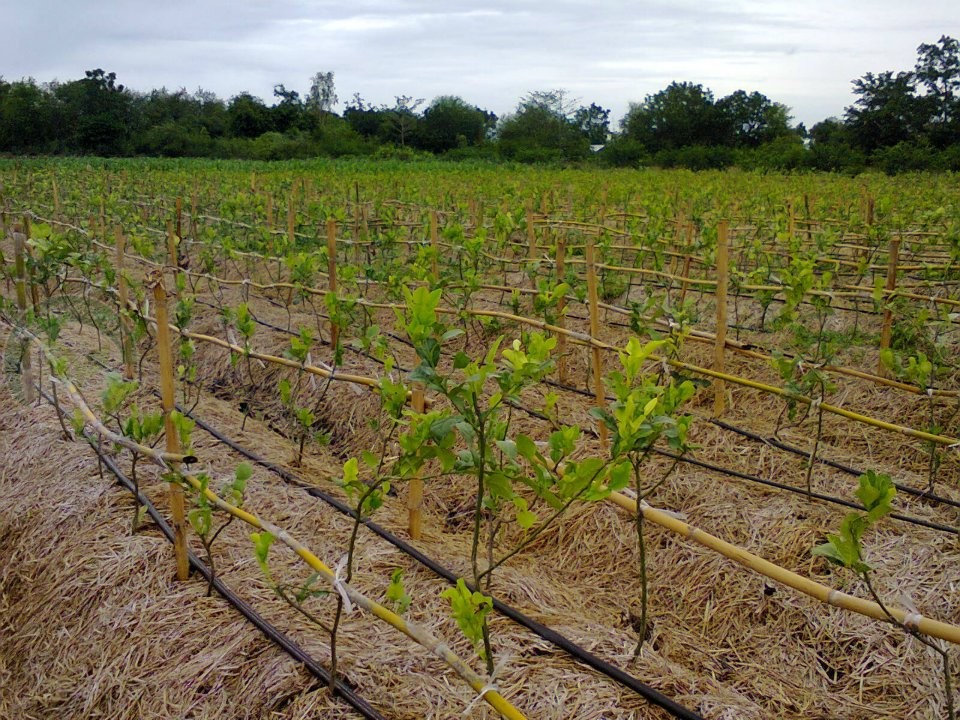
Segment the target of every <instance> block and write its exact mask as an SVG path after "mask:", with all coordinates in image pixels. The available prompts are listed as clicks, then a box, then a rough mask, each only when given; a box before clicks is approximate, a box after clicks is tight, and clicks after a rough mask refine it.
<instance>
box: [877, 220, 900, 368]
mask: <svg viewBox="0 0 960 720" xmlns="http://www.w3.org/2000/svg"><path fill="white" fill-rule="evenodd" d="M899 259H900V238H899V237H894V238H891V239H890V258H889V260H888V261H887V285H886V291H887V295H886V297H887V302H888V303H890V302H892V301H893V291H894V290H896V289H897V261H898V260H899ZM892 335H893V309H892V308H891V307H890V306H889V304H888V305H887V307H885V308H884V310H883V325H882V326H881V329H880V352H881V353H882V352H883V351H884V350H887V349H889V347H890V340H891V337H892ZM877 374H878V375H888V374H889V371H888V370H887V369H886V368H885V367H884V366H883V361H882V360H881V361H878V363H877Z"/></svg>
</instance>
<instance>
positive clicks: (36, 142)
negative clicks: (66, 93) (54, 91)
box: [0, 78, 57, 153]
mask: <svg viewBox="0 0 960 720" xmlns="http://www.w3.org/2000/svg"><path fill="white" fill-rule="evenodd" d="M55 113H56V109H55V107H54V105H53V98H52V97H51V95H50V93H49V92H46V91H45V90H44V89H43V88H41V87H40V86H38V85H37V83H36V82H35V81H34V80H33V78H28V79H26V80H21V81H20V82H15V83H12V84H11V83H3V82H0V149H2V150H7V151H10V152H16V153H29V152H32V153H43V152H50V151H52V150H54V149H55V140H56V137H57V129H56V126H55V124H54V120H55Z"/></svg>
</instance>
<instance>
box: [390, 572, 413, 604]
mask: <svg viewBox="0 0 960 720" xmlns="http://www.w3.org/2000/svg"><path fill="white" fill-rule="evenodd" d="M387 600H389V601H390V602H392V603H393V605H394V607H395V608H396V610H397V614H398V615H403V614H404V613H405V612H406V611H407V610H408V609H409V607H410V603H411V599H410V596H409V595H408V594H407V591H406V589H404V587H403V570H401V569H400V568H397V569H396V570H394V571H393V574H392V575H390V584H389V585H388V586H387Z"/></svg>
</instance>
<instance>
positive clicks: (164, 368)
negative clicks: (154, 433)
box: [153, 275, 190, 581]
mask: <svg viewBox="0 0 960 720" xmlns="http://www.w3.org/2000/svg"><path fill="white" fill-rule="evenodd" d="M153 301H154V304H155V306H156V314H157V347H158V350H159V354H160V404H161V406H162V408H163V435H164V438H165V439H166V448H167V452H168V453H174V454H179V453H180V437H179V435H178V434H177V429H176V427H175V426H174V424H173V417H172V413H173V410H174V408H175V407H176V404H175V403H176V401H175V398H174V388H173V355H172V353H171V351H170V328H169V322H168V320H167V291H166V290H165V289H164V287H163V276H162V275H160V276H158V277H157V282H156V284H155V285H154V286H153ZM170 469H171V470H172V471H173V473H174V476H175V477H179V476H180V466H179V463H176V462H171V463H170ZM169 497H170V512H171V514H172V515H173V548H174V556H175V557H176V560H177V580H180V581H184V580H187V579H188V578H189V577H190V560H189V558H188V557H187V523H186V512H185V508H184V499H183V488H182V487H181V486H180V484H179V483H178V482H171V483H170V495H169Z"/></svg>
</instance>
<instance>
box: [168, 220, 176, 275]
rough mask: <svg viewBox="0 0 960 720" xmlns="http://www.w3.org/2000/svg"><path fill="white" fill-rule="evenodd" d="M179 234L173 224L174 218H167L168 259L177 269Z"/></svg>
mask: <svg viewBox="0 0 960 720" xmlns="http://www.w3.org/2000/svg"><path fill="white" fill-rule="evenodd" d="M178 240H179V236H178V235H177V234H176V231H175V229H174V226H173V221H172V220H167V260H168V261H169V265H170V267H172V268H173V269H174V270H176V269H177V242H178Z"/></svg>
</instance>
